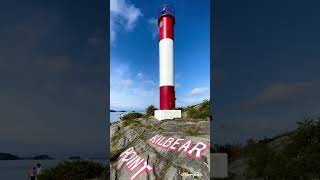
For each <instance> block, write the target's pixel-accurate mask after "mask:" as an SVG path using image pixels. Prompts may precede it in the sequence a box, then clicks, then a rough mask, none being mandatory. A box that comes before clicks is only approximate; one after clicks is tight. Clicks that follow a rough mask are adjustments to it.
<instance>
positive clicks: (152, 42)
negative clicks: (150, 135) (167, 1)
mask: <svg viewBox="0 0 320 180" xmlns="http://www.w3.org/2000/svg"><path fill="white" fill-rule="evenodd" d="M174 4H175V7H176V24H175V39H174V46H175V47H174V53H175V55H174V61H175V87H176V96H177V106H187V105H191V104H195V103H199V102H201V101H202V100H203V99H206V98H210V6H209V5H210V1H209V0H203V1H200V2H198V3H194V1H183V2H182V1H175V2H174ZM160 5H161V1H160V0H159V1H145V0H130V1H129V0H111V1H110V13H111V14H110V18H111V19H110V39H111V41H110V64H111V66H110V107H111V109H115V110H122V109H125V110H144V109H145V108H146V107H147V106H148V105H151V104H153V105H155V106H157V107H158V105H159V77H158V76H159V55H158V53H159V52H158V29H157V15H158V8H159V7H160Z"/></svg>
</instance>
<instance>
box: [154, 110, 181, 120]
mask: <svg viewBox="0 0 320 180" xmlns="http://www.w3.org/2000/svg"><path fill="white" fill-rule="evenodd" d="M154 117H155V118H156V119H157V120H159V121H162V120H165V119H175V118H181V110H155V111H154Z"/></svg>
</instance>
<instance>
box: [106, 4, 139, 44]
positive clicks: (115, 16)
mask: <svg viewBox="0 0 320 180" xmlns="http://www.w3.org/2000/svg"><path fill="white" fill-rule="evenodd" d="M140 16H142V13H141V11H140V9H139V8H136V7H135V5H134V4H131V3H130V2H128V1H126V0H111V1H110V42H111V44H112V45H114V43H115V40H116V36H117V31H118V30H120V29H123V28H124V29H125V30H126V31H130V30H132V29H133V28H134V27H135V25H136V23H137V20H138V18H139V17H140Z"/></svg>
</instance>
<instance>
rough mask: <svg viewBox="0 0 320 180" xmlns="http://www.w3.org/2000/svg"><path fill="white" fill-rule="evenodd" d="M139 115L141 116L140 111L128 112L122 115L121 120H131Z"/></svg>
mask: <svg viewBox="0 0 320 180" xmlns="http://www.w3.org/2000/svg"><path fill="white" fill-rule="evenodd" d="M141 117H142V114H141V113H137V112H130V113H128V114H126V115H124V116H123V117H122V118H121V120H124V121H131V120H134V119H138V118H141Z"/></svg>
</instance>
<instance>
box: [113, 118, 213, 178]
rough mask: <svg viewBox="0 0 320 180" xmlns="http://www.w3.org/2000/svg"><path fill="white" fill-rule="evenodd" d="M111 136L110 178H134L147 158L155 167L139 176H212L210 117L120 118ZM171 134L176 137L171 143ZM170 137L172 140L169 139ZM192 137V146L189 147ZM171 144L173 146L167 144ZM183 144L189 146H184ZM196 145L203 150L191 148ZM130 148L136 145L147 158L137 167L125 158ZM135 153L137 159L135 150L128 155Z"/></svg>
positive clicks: (143, 157) (138, 153)
mask: <svg viewBox="0 0 320 180" xmlns="http://www.w3.org/2000/svg"><path fill="white" fill-rule="evenodd" d="M110 137H111V138H110V141H111V142H110V145H111V154H110V161H111V165H110V179H119V180H126V179H130V178H132V177H133V175H134V174H135V173H136V172H138V171H139V169H141V168H142V167H143V162H144V161H145V162H146V163H147V165H148V166H150V168H152V170H150V172H147V171H143V172H142V173H141V174H140V175H139V176H137V178H136V179H139V180H140V179H141V180H145V179H149V180H158V179H176V180H179V179H210V178H209V177H210V172H209V169H210V148H209V144H210V122H209V119H189V118H182V119H176V120H164V121H158V120H155V119H153V118H139V119H136V120H133V121H130V122H125V121H119V122H115V123H112V124H111V126H110ZM169 138H171V140H172V141H173V142H172V143H171V144H170V143H169V142H170V141H171V140H169ZM152 139H153V141H152ZM161 139H163V141H162V142H161ZM177 139H181V140H180V141H179V140H177ZM166 140H167V142H168V143H165V142H166ZM189 140H191V143H190V147H187V142H188V141H189ZM174 142H177V143H176V145H175V146H172V147H171V145H173V144H174ZM179 142H180V143H179ZM161 143H162V145H163V146H161ZM158 144H160V145H158ZM167 144H170V146H168V147H165V146H166V145H167ZM184 144H186V145H184ZM205 144H206V145H205ZM181 146H185V147H186V148H183V147H182V148H180V147H181ZM170 147H171V148H172V149H170ZM194 147H197V148H198V149H202V150H199V153H197V150H196V148H195V151H193V152H191V151H190V150H192V148H194ZM130 148H133V150H134V152H135V153H136V154H137V157H136V158H137V159H138V160H139V158H141V159H143V160H144V161H143V160H141V163H140V164H138V167H137V168H135V169H134V170H133V171H130V170H129V168H130V166H128V164H130V161H129V160H128V161H125V160H124V156H125V155H123V154H125V152H128V149H130ZM179 148H180V149H179ZM178 150H180V151H178ZM187 152H190V154H188V153H187ZM121 155H122V156H121ZM197 155H198V157H197ZM131 157H132V159H135V158H134V157H133V154H132V156H131V155H128V156H127V158H126V159H130V158H131ZM131 167H132V166H131Z"/></svg>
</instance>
